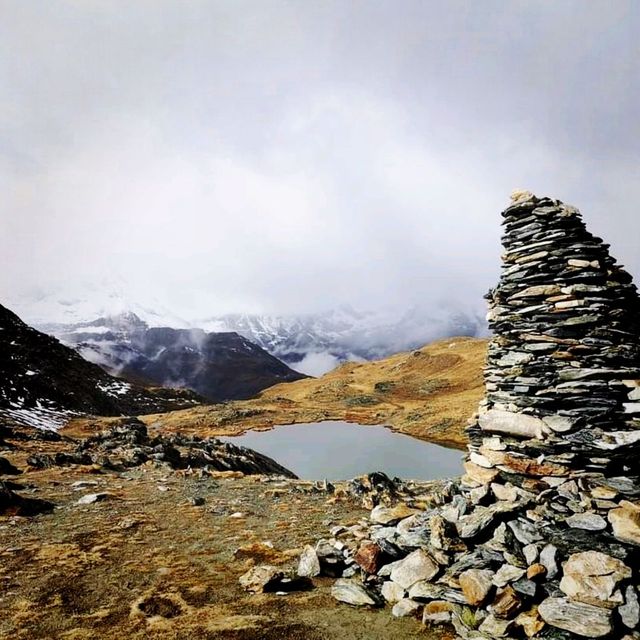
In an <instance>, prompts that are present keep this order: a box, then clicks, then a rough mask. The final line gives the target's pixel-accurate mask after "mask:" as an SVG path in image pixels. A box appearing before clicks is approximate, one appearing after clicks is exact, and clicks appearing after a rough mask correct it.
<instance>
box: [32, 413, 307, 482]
mask: <svg viewBox="0 0 640 640" xmlns="http://www.w3.org/2000/svg"><path fill="white" fill-rule="evenodd" d="M27 463H28V464H29V465H30V466H31V467H34V468H36V469H38V468H40V469H41V468H47V467H52V466H66V465H70V464H82V465H98V466H100V467H103V468H105V469H112V470H124V469H128V468H131V467H137V466H140V465H142V464H146V463H151V464H156V465H160V466H167V467H168V468H170V469H188V468H191V469H203V470H204V471H240V472H242V473H244V474H247V475H252V474H265V475H278V476H284V477H285V478H295V477H296V476H295V474H294V473H293V472H291V471H289V470H288V469H286V468H285V467H283V466H282V465H280V464H278V463H277V462H276V461H275V460H273V459H272V458H269V457H268V456H265V455H263V454H262V453H259V452H257V451H254V450H253V449H248V448H247V447H241V446H237V445H234V444H231V443H229V442H223V441H222V440H218V439H217V438H199V437H197V436H186V435H182V434H171V435H155V436H152V435H150V434H149V433H148V431H147V427H146V425H145V424H144V423H143V422H142V421H140V420H138V419H137V418H122V419H121V420H119V421H117V422H116V424H115V425H114V426H113V427H112V428H110V429H107V430H105V431H103V432H102V433H99V434H97V435H95V436H91V437H89V438H86V439H85V440H82V441H80V442H79V443H78V445H77V446H76V449H75V451H71V452H69V453H67V452H58V453H55V454H53V455H50V454H40V453H38V454H35V455H32V456H30V457H29V458H28V459H27Z"/></svg>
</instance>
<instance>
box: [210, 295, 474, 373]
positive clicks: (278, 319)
mask: <svg viewBox="0 0 640 640" xmlns="http://www.w3.org/2000/svg"><path fill="white" fill-rule="evenodd" d="M201 325H202V326H204V327H207V328H208V329H211V330H216V331H236V332H238V333H239V334H241V335H243V336H245V337H246V338H248V339H249V340H251V341H252V342H255V343H256V344H259V345H260V346H261V347H263V348H264V349H266V350H267V351H269V352H270V353H273V354H274V355H276V356H277V357H278V358H280V359H282V360H284V361H285V362H288V363H291V364H292V365H294V366H296V367H297V368H298V369H299V370H300V371H303V372H305V373H309V374H310V375H318V374H321V373H324V372H326V371H328V370H329V369H331V368H333V367H334V366H336V365H337V364H338V363H340V362H343V361H345V360H375V359H378V358H383V357H385V356H388V355H391V354H393V353H398V352H400V351H409V350H412V349H416V348H418V347H421V346H424V345H425V344H427V343H429V342H432V341H433V340H436V339H438V338H445V337H449V336H469V337H477V336H482V335H485V332H486V329H485V323H484V320H483V318H482V316H481V315H480V314H479V313H476V312H474V311H469V310H463V309H462V308H460V307H457V306H455V305H442V306H441V307H439V308H436V309H427V308H421V307H419V306H414V307H412V308H410V309H408V310H405V311H398V310H396V311H393V310H387V311H357V310H355V309H353V308H352V307H349V306H343V307H340V308H338V309H333V310H330V311H327V312H325V313H315V314H300V315H264V316H261V315H258V314H228V315H224V316H219V317H216V318H209V319H205V320H203V321H201Z"/></svg>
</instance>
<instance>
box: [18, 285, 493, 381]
mask: <svg viewBox="0 0 640 640" xmlns="http://www.w3.org/2000/svg"><path fill="white" fill-rule="evenodd" d="M74 291H75V293H74V294H73V295H71V294H69V293H62V292H61V291H59V290H56V289H51V290H48V291H47V292H46V294H45V293H43V292H33V291H32V292H29V293H27V294H25V295H23V296H22V297H20V298H12V299H10V301H9V302H10V304H11V306H12V308H15V309H16V310H17V311H18V312H19V313H20V314H21V315H22V316H23V317H24V318H25V319H26V320H27V321H28V322H30V323H31V324H33V325H35V326H37V327H38V328H40V329H42V330H44V331H47V332H49V333H51V334H53V335H55V336H58V337H60V338H61V339H62V340H63V341H64V342H65V343H67V344H72V345H81V346H80V347H79V348H80V350H81V353H82V354H83V356H85V357H86V358H88V359H90V360H92V361H94V362H99V363H101V364H102V365H104V364H105V356H108V360H109V362H110V364H108V367H110V370H117V369H116V368H117V367H122V366H124V365H125V364H126V363H127V362H129V361H130V360H131V358H132V355H133V354H132V351H131V350H132V347H131V345H130V344H129V342H128V341H127V340H128V339H127V338H126V336H125V339H121V338H122V336H120V337H118V339H117V340H115V341H112V342H111V344H109V340H108V339H107V338H108V336H107V335H106V334H110V333H113V331H114V329H117V327H115V326H114V322H117V321H118V320H117V319H118V318H119V319H120V320H119V321H120V322H122V323H123V324H124V325H125V326H124V329H125V331H124V332H125V333H129V334H130V333H132V332H133V333H135V331H136V329H135V322H136V321H135V320H132V319H131V318H130V317H129V314H133V316H135V318H137V319H138V321H140V322H142V324H143V325H145V327H146V328H153V327H170V328H174V329H192V330H196V329H201V330H204V331H206V332H236V333H238V334H239V335H241V336H243V337H244V338H246V339H247V340H249V341H250V342H252V343H255V344H257V345H258V346H260V347H262V348H263V349H264V350H265V351H268V352H269V353H270V354H271V355H273V356H275V357H277V358H279V359H280V360H282V361H284V362H286V363H287V364H289V365H291V366H293V367H294V368H295V369H296V370H297V371H301V372H303V373H306V374H309V375H321V374H323V373H325V372H326V371H329V370H330V369H332V368H333V367H335V366H336V365H337V364H339V363H340V362H343V361H345V360H371V359H376V358H382V357H385V356H388V355H390V354H392V353H397V352H399V351H407V350H411V349H414V348H417V347H420V346H423V345H424V344H427V343H428V342H431V341H433V340H436V339H438V338H445V337H450V336H456V335H461V336H482V335H485V334H486V328H485V327H486V325H485V321H484V319H483V317H482V311H481V310H480V309H475V308H473V309H468V308H464V307H462V306H460V305H455V304H451V303H442V304H439V305H416V306H415V307H413V308H410V309H390V310H377V311H362V310H356V309H353V308H351V307H348V306H343V307H339V308H336V309H332V310H329V311H326V312H320V313H306V314H277V315H273V314H226V315H211V316H205V317H195V316H194V317H192V316H191V315H188V314H183V313H173V312H172V311H171V310H169V309H167V308H166V307H165V306H164V305H163V304H162V303H160V302H159V301H158V300H155V299H153V298H150V297H148V296H147V295H146V294H145V295H138V294H136V295H134V294H133V293H131V291H129V289H128V287H127V284H126V281H125V280H124V279H123V278H116V277H114V278H113V279H112V280H110V281H109V282H101V283H95V284H88V285H87V286H84V287H80V288H79V287H75V289H74ZM141 300H143V302H141ZM183 316H186V317H183ZM100 318H110V319H111V320H110V324H109V326H105V325H104V324H102V325H101V324H100V323H101V322H102V320H99V319H100ZM89 327H90V331H88V328H89ZM101 332H102V333H103V334H105V336H103V338H101V339H99V340H98V339H97V336H98V335H99V334H100V333H101ZM116 333H118V332H117V331H116ZM96 343H100V349H96V347H95V345H96Z"/></svg>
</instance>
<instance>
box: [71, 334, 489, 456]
mask: <svg viewBox="0 0 640 640" xmlns="http://www.w3.org/2000/svg"><path fill="white" fill-rule="evenodd" d="M486 345H487V343H486V341H484V340H480V339H477V338H455V339H450V340H441V341H439V342H435V343H433V344H430V345H427V346H426V347H423V348H422V349H418V350H416V351H411V352H407V353H401V354H397V355H395V356H391V357H390V358H385V359H384V360H378V361H375V362H365V363H353V362H350V363H345V364H343V365H342V366H340V367H338V368H337V369H335V370H334V371H331V372H330V373H327V374H325V375H324V376H322V377H321V378H317V379H316V378H310V379H306V380H299V381H297V382H293V383H289V384H280V385H276V386H275V387H271V388H270V389H267V390H265V391H263V392H262V394H261V395H260V396H259V397H258V398H256V399H254V400H248V401H245V402H229V403H225V404H224V405H211V406H203V407H194V408H193V409H188V410H185V411H174V412H171V413H167V414H164V415H152V416H146V417H144V418H143V420H144V421H145V422H147V424H153V425H154V427H157V428H159V429H160V430H161V431H162V430H168V431H175V432H177V431H180V432H181V433H197V434H199V435H224V434H233V433H236V434H237V433H240V432H242V431H245V430H247V429H256V428H257V429H268V428H270V427H271V426H273V425H276V424H292V423H301V422H317V421H322V420H347V421H350V422H358V423H360V424H387V425H391V426H392V427H393V428H394V429H396V430H398V431H402V432H404V433H407V434H409V435H412V436H414V437H416V438H420V439H423V440H429V441H432V442H440V443H444V444H448V445H452V446H457V447H462V446H464V444H465V443H466V437H465V434H464V426H465V423H466V421H467V419H468V418H469V416H470V415H471V414H472V413H473V411H474V410H475V408H476V407H477V404H478V402H479V400H480V398H481V397H482V391H483V380H482V366H483V362H484V358H485V355H486ZM96 425H97V423H96V422H95V421H93V422H89V421H82V420H79V421H73V423H72V424H70V425H69V427H68V429H67V432H68V433H70V434H73V433H82V432H84V431H86V430H89V431H91V430H94V429H95V428H97V426H98V427H99V426H103V425H97V426H96Z"/></svg>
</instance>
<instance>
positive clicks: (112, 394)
mask: <svg viewBox="0 0 640 640" xmlns="http://www.w3.org/2000/svg"><path fill="white" fill-rule="evenodd" d="M198 402H199V398H198V397H197V396H196V395H195V394H193V393H191V392H187V391H174V390H170V389H147V388H144V387H142V386H140V385H136V384H131V383H128V382H125V381H123V380H121V379H118V378H115V377H113V376H111V375H109V374H108V373H106V372H105V371H103V370H102V369H101V368H100V367H98V366H97V365H95V364H92V363H91V362H87V361H86V360H84V359H83V358H82V357H81V356H80V355H79V354H78V353H76V352H75V351H74V350H73V349H70V348H68V347H66V346H64V345H62V344H61V343H60V342H58V340H56V339H55V338H53V337H51V336H48V335H46V334H44V333H40V332H39V331H36V330H35V329H32V328H31V327H29V326H28V325H26V324H25V323H24V322H22V320H20V318H18V316H16V315H15V314H14V313H12V312H11V311H9V309H7V308H5V307H3V306H1V305H0V412H2V413H3V414H5V415H9V416H11V417H13V418H15V419H17V420H19V421H22V422H26V423H28V424H33V425H37V426H51V424H55V423H56V421H60V417H61V415H63V414H64V412H80V413H90V414H99V415H107V416H115V415H122V414H142V413H152V412H157V411H167V410H170V409H176V408H183V407H189V406H193V405H195V404H197V403H198Z"/></svg>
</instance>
